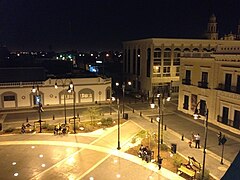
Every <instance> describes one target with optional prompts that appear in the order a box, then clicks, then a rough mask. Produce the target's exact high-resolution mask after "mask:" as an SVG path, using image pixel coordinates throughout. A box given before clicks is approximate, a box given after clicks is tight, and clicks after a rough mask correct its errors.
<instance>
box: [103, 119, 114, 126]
mask: <svg viewBox="0 0 240 180" xmlns="http://www.w3.org/2000/svg"><path fill="white" fill-rule="evenodd" d="M100 122H101V123H102V125H103V126H107V127H108V126H111V125H112V124H113V120H112V118H110V117H109V118H107V119H106V118H102V119H101V121H100Z"/></svg>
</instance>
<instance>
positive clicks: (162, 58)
mask: <svg viewBox="0 0 240 180" xmlns="http://www.w3.org/2000/svg"><path fill="white" fill-rule="evenodd" d="M236 43H237V44H239V42H238V41H235V40H232V41H231V40H207V39H163V38H151V39H142V40H134V41H127V42H124V43H123V49H124V57H123V58H124V59H123V73H124V74H125V76H124V78H125V80H130V81H132V83H133V88H134V90H135V91H141V92H142V93H144V94H147V95H148V96H152V95H153V94H154V93H156V91H160V92H161V91H164V90H166V89H167V88H169V85H170V84H171V87H172V88H171V89H172V92H173V94H174V93H176V94H177V93H178V86H179V75H180V59H181V56H182V54H184V53H185V54H188V55H191V54H196V55H197V54H199V53H204V52H206V53H207V52H215V51H216V49H217V47H218V45H220V44H222V45H229V44H233V45H234V44H236Z"/></svg>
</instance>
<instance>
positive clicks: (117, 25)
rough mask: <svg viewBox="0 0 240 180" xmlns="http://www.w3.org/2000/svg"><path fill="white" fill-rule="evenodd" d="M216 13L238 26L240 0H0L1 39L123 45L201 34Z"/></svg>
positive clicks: (65, 46) (66, 46)
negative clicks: (123, 42)
mask: <svg viewBox="0 0 240 180" xmlns="http://www.w3.org/2000/svg"><path fill="white" fill-rule="evenodd" d="M212 13H214V14H215V15H216V17H217V21H218V30H219V33H220V34H226V33H229V32H236V28H237V24H238V21H239V19H240V0H122V1H120V0H85V1H83V0H75V1H74V0H0V44H4V45H7V47H8V48H9V49H10V50H48V49H49V48H50V47H52V49H53V50H54V51H59V50H72V49H75V50H80V51H81V50H83V51H84V50H118V49H121V45H122V44H121V43H122V41H125V40H133V39H141V38H149V37H180V38H200V37H202V36H203V34H204V32H205V31H206V27H207V22H208V19H209V16H210V15H211V14H212Z"/></svg>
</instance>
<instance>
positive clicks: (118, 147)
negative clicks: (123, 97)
mask: <svg viewBox="0 0 240 180" xmlns="http://www.w3.org/2000/svg"><path fill="white" fill-rule="evenodd" d="M117 106H118V146H117V149H118V150H120V149H121V146H120V112H119V99H117Z"/></svg>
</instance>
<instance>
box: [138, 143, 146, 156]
mask: <svg viewBox="0 0 240 180" xmlns="http://www.w3.org/2000/svg"><path fill="white" fill-rule="evenodd" d="M144 148H145V147H144V146H143V145H142V144H141V146H140V148H139V151H138V157H140V158H142V157H143V150H144Z"/></svg>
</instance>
